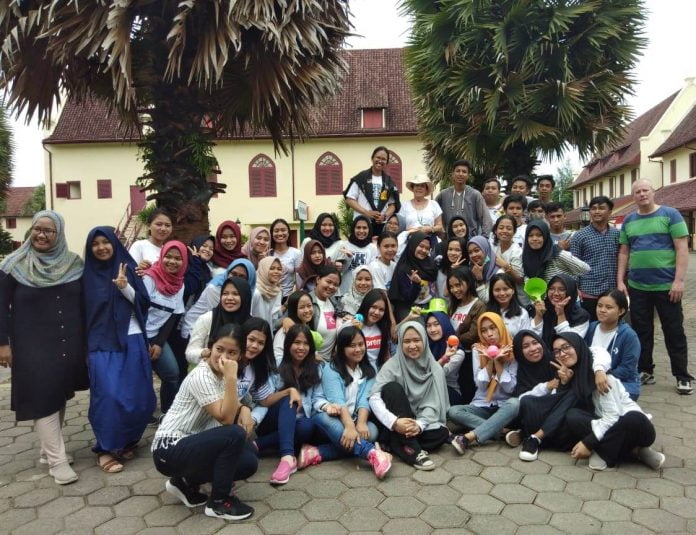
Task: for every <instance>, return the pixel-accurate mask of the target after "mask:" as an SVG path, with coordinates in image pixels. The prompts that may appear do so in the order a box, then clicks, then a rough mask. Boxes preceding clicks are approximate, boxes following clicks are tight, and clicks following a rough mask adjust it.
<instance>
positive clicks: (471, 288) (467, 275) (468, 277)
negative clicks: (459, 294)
mask: <svg viewBox="0 0 696 535" xmlns="http://www.w3.org/2000/svg"><path fill="white" fill-rule="evenodd" d="M452 277H454V278H456V279H459V280H460V281H461V282H463V283H464V284H466V285H467V290H466V291H467V293H468V294H469V295H470V296H471V297H476V279H475V278H474V274H473V273H472V272H471V270H470V269H469V268H468V267H457V268H454V269H453V270H452V271H451V272H450V274H449V275H448V276H447V291H448V292H449V294H450V303H449V306H448V307H447V314H449V315H450V316H452V315H453V314H454V313H455V312H456V310H457V308H459V306H460V303H459V302H458V301H457V300H456V299H455V298H454V296H453V295H452V291H451V290H450V283H449V280H450V279H451V278H452Z"/></svg>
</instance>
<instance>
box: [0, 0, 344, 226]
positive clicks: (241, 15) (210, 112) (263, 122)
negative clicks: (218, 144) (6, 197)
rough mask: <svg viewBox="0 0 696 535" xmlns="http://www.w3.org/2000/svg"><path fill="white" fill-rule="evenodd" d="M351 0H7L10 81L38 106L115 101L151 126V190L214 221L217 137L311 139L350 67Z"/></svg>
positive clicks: (165, 202)
mask: <svg viewBox="0 0 696 535" xmlns="http://www.w3.org/2000/svg"><path fill="white" fill-rule="evenodd" d="M348 31H349V22H348V7H347V3H346V2H345V1H344V0H323V1H322V2H317V1H316V0H292V1H286V0H92V1H83V2H76V1H68V0H9V1H8V2H2V3H0V44H1V48H0V70H1V71H2V79H0V84H1V87H3V88H4V89H5V90H6V92H7V93H8V97H9V98H8V104H9V105H10V106H11V107H12V109H13V110H14V111H15V112H17V113H21V112H26V114H27V117H34V116H38V117H39V118H40V119H41V120H44V121H45V120H47V119H49V118H50V115H51V112H52V110H53V109H54V107H55V104H56V103H57V102H58V101H60V100H61V98H63V96H64V95H65V96H67V98H69V99H73V100H76V101H78V102H80V101H83V100H84V99H86V98H91V97H94V98H98V99H103V100H106V101H107V102H108V103H109V104H110V106H111V108H112V109H113V110H114V111H115V112H117V113H118V114H119V115H120V117H121V118H122V120H123V122H124V123H125V124H126V125H127V126H130V127H131V128H132V131H135V132H137V133H140V132H141V131H142V130H143V127H146V128H145V130H146V135H145V136H144V137H143V138H142V148H143V158H144V160H145V171H146V173H145V175H144V176H143V177H141V180H140V184H141V185H142V186H143V187H144V188H145V189H146V190H148V191H150V192H152V193H151V195H150V196H149V198H150V199H154V200H156V201H157V204H158V205H160V206H163V207H165V208H168V209H169V210H170V211H172V212H173V213H174V215H175V220H176V223H177V224H178V226H179V227H181V226H183V227H186V226H191V225H194V226H197V227H198V230H201V231H202V230H204V229H206V227H207V223H208V222H207V205H208V201H209V199H210V197H211V196H212V195H213V194H214V193H219V192H221V191H222V190H224V187H225V186H224V185H222V184H215V183H214V182H208V179H209V178H210V176H211V174H212V173H214V172H216V171H218V170H217V162H216V161H215V158H214V157H213V154H212V146H213V144H214V139H215V138H216V137H226V136H235V135H238V134H241V133H256V134H263V135H266V136H270V138H271V139H272V140H273V143H274V145H275V147H276V149H277V150H287V146H288V145H287V144H288V141H290V142H292V140H294V139H295V138H302V137H303V136H304V135H305V134H306V133H307V132H308V131H309V129H310V126H311V123H310V118H311V113H312V111H313V109H314V108H315V107H318V106H319V105H320V104H321V103H322V102H323V101H324V99H326V98H328V97H330V96H331V95H332V94H334V93H335V92H336V91H337V90H338V88H339V84H340V79H341V77H342V75H343V74H344V72H345V64H344V62H343V60H342V59H341V57H340V54H339V51H340V47H341V45H342V43H343V41H344V39H345V37H346V35H347V34H348Z"/></svg>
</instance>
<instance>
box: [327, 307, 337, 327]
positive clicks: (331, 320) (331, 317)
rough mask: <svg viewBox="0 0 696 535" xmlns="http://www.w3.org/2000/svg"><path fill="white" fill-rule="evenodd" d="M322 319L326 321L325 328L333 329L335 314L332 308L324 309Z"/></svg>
mask: <svg viewBox="0 0 696 535" xmlns="http://www.w3.org/2000/svg"><path fill="white" fill-rule="evenodd" d="M324 321H325V322H326V328H327V329H335V328H336V314H335V313H334V311H333V310H331V311H329V310H327V311H325V312H324Z"/></svg>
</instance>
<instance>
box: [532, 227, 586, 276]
mask: <svg viewBox="0 0 696 535" xmlns="http://www.w3.org/2000/svg"><path fill="white" fill-rule="evenodd" d="M522 265H523V267H524V276H525V277H526V278H532V277H539V278H542V279H544V280H545V281H549V280H550V279H551V278H552V277H553V276H555V275H558V274H561V273H565V274H568V275H571V276H573V277H578V276H580V275H585V274H586V273H589V271H590V266H589V265H588V264H586V263H585V262H583V261H582V260H580V259H579V258H576V257H575V256H573V255H572V254H571V253H569V252H568V251H564V250H562V249H561V248H560V247H559V246H558V245H555V244H554V243H553V240H552V239H551V231H550V230H549V226H548V225H547V224H546V221H543V220H534V221H531V222H530V223H529V224H528V225H527V230H526V232H525V235H524V247H523V248H522Z"/></svg>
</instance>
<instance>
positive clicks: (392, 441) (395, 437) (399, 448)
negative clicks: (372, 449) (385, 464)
mask: <svg viewBox="0 0 696 535" xmlns="http://www.w3.org/2000/svg"><path fill="white" fill-rule="evenodd" d="M370 408H371V409H372V412H373V413H374V415H375V416H376V417H377V419H378V420H379V421H380V422H381V423H382V425H383V426H384V427H385V428H386V429H384V430H383V433H382V434H381V435H380V442H382V443H384V444H388V445H389V448H390V449H391V451H392V452H393V453H394V454H396V455H398V456H399V457H400V458H401V459H402V460H403V461H404V462H406V463H408V464H410V465H412V466H413V467H414V468H416V469H418V470H433V469H434V468H435V464H434V463H433V461H432V460H431V459H430V457H429V456H428V451H432V450H434V449H437V448H439V447H440V446H441V445H442V444H444V443H445V442H448V441H449V435H450V434H449V430H448V429H447V427H446V425H445V422H446V418H447V409H448V408H449V396H448V394H447V382H446V380H445V372H444V371H443V370H442V366H440V365H439V364H438V363H437V362H436V360H435V359H434V358H433V355H432V353H431V352H430V348H429V347H428V338H427V336H426V333H425V328H424V327H423V325H422V324H421V323H419V322H417V321H408V322H406V323H404V324H402V325H401V327H399V343H398V347H397V351H396V355H395V356H394V357H393V358H391V359H389V360H388V361H387V362H386V363H385V364H384V365H383V366H382V367H381V368H380V370H379V373H378V374H377V378H376V380H375V385H374V387H373V388H372V393H371V395H370ZM426 449H427V450H428V451H426Z"/></svg>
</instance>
